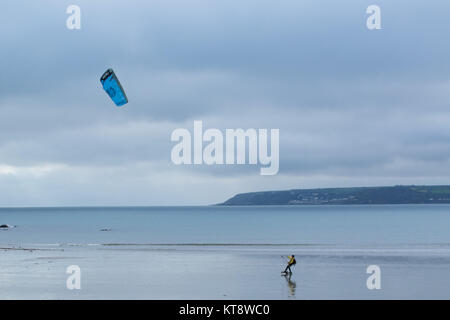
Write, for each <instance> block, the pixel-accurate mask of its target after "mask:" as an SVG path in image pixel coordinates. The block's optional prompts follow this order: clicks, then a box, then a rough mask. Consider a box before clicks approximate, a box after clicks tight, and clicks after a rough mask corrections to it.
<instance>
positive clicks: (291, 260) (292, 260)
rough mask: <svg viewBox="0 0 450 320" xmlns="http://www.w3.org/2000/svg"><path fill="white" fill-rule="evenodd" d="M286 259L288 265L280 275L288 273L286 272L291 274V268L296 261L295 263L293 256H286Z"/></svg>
mask: <svg viewBox="0 0 450 320" xmlns="http://www.w3.org/2000/svg"><path fill="white" fill-rule="evenodd" d="M287 258H288V264H287V266H286V269H284V271H283V272H282V273H288V270H289V273H291V274H292V270H291V266H293V265H295V264H296V263H297V261H295V256H294V255H292V256H287Z"/></svg>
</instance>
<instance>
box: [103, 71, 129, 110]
mask: <svg viewBox="0 0 450 320" xmlns="http://www.w3.org/2000/svg"><path fill="white" fill-rule="evenodd" d="M100 82H101V83H102V85H103V89H104V90H105V91H106V93H107V94H108V95H109V97H110V98H111V99H112V101H114V103H115V104H116V106H118V107H120V106H123V105H124V104H127V103H128V98H127V95H126V94H125V91H124V90H123V88H122V85H121V84H120V82H119V79H117V76H116V74H115V73H114V71H113V69H108V70H106V71H105V73H104V74H103V75H102V77H101V78H100Z"/></svg>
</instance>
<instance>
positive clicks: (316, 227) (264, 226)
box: [0, 205, 450, 246]
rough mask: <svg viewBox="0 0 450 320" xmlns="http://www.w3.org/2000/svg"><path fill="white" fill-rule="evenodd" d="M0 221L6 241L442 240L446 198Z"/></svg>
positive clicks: (448, 212) (25, 211)
mask: <svg viewBox="0 0 450 320" xmlns="http://www.w3.org/2000/svg"><path fill="white" fill-rule="evenodd" d="M0 224H8V225H15V226H16V227H15V228H13V229H10V230H2V231H0V244H13V245H14V244H16V245H27V244H29V245H31V244H299V245H300V244H312V245H314V244H319V245H362V246H364V245H369V246H386V245H406V246H408V245H437V246H439V245H442V246H448V245H450V205H377V206H270V207H214V206H211V207H206V206H205V207H95V208H84V207H80V208H0ZM102 229H108V230H109V231H101V230H102Z"/></svg>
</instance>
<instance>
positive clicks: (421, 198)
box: [219, 186, 450, 206]
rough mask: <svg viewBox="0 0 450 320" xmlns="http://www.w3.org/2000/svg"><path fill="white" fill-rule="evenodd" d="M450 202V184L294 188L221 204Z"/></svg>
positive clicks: (241, 196)
mask: <svg viewBox="0 0 450 320" xmlns="http://www.w3.org/2000/svg"><path fill="white" fill-rule="evenodd" d="M425 203H429V204H430V203H450V186H392V187H356V188H326V189H295V190H285V191H265V192H250V193H241V194H237V195H235V196H234V197H232V198H230V199H228V200H227V201H225V202H224V203H221V204H219V205H223V206H252V205H331V204H346V205H348V204H425Z"/></svg>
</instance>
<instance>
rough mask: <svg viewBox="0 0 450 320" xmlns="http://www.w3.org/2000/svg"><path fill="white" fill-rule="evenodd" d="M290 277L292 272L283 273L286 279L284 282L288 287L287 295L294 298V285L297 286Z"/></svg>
mask: <svg viewBox="0 0 450 320" xmlns="http://www.w3.org/2000/svg"><path fill="white" fill-rule="evenodd" d="M291 277H292V273H288V274H286V275H284V278H285V279H286V282H287V284H288V287H289V297H291V298H294V299H295V287H296V286H297V284H296V283H295V281H294V280H291Z"/></svg>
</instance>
